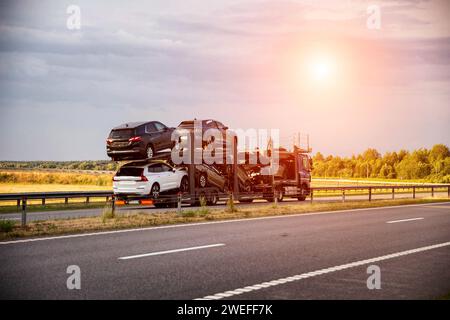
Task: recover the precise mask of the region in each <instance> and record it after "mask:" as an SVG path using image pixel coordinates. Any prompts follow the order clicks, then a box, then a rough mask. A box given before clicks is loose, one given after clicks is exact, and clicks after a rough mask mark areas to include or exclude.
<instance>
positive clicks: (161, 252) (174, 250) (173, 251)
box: [118, 243, 225, 260]
mask: <svg viewBox="0 0 450 320" xmlns="http://www.w3.org/2000/svg"><path fill="white" fill-rule="evenodd" d="M224 245H225V244H224V243H216V244H208V245H204V246H198V247H190V248H181V249H173V250H166V251H157V252H150V253H144V254H137V255H134V256H127V257H120V258H118V259H119V260H129V259H136V258H144V257H150V256H157V255H161V254H168V253H175V252H183V251H191V250H199V249H206V248H214V247H222V246H224Z"/></svg>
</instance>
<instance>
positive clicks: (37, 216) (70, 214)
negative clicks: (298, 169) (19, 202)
mask: <svg viewBox="0 0 450 320" xmlns="http://www.w3.org/2000/svg"><path fill="white" fill-rule="evenodd" d="M430 196H431V193H416V198H423V197H430ZM435 196H436V197H440V196H443V197H446V196H447V192H435ZM411 197H412V195H411V193H397V194H396V195H395V199H408V198H411ZM341 199H342V196H330V197H315V198H314V201H315V202H332V201H341ZM372 199H374V200H377V199H378V200H379V199H392V195H391V194H374V195H372ZM346 200H352V201H354V200H361V201H364V200H368V195H346ZM292 201H295V202H296V203H298V204H302V202H299V201H297V200H296V199H292V198H285V200H284V201H283V202H281V203H280V205H283V204H285V203H289V202H290V203H292ZM303 203H309V198H308V199H307V200H306V201H305V202H303ZM266 204H267V201H265V200H256V201H255V202H253V203H251V204H248V203H247V204H244V203H241V204H239V203H238V204H237V205H238V206H260V205H266ZM223 205H224V202H223V201H222V202H220V203H219V204H218V205H217V206H210V207H211V208H223ZM183 209H186V210H189V209H192V207H191V206H189V205H186V206H185V205H183ZM102 210H103V209H101V208H100V209H77V210H56V211H43V212H28V213H27V221H39V220H51V219H68V218H80V217H93V216H100V215H101V214H102ZM167 210H168V209H167V208H166V209H158V208H155V207H154V206H131V205H130V206H125V207H118V210H117V213H119V214H120V213H129V212H135V211H139V212H148V213H157V212H165V211H167ZM172 210H173V209H172ZM21 219H22V218H21V213H6V214H0V220H15V221H20V220H21Z"/></svg>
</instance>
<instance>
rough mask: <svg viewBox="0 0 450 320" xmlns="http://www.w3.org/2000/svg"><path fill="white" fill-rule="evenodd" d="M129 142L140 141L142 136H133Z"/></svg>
mask: <svg viewBox="0 0 450 320" xmlns="http://www.w3.org/2000/svg"><path fill="white" fill-rule="evenodd" d="M128 141H129V142H138V141H142V138H141V137H132V138H130V139H128Z"/></svg>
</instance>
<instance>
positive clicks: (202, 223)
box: [0, 202, 450, 245]
mask: <svg viewBox="0 0 450 320" xmlns="http://www.w3.org/2000/svg"><path fill="white" fill-rule="evenodd" d="M436 203H437V202H433V203H425V204H407V205H402V206H388V207H376V208H359V209H347V210H336V211H322V212H311V213H295V214H286V215H281V216H269V217H258V218H244V219H231V220H223V221H208V222H195V223H186V224H172V225H166V226H159V227H146V228H134V229H123V230H112V231H99V232H90V233H79V234H69V235H65V236H56V237H43V238H31V239H22V240H11V241H2V242H0V245H2V244H3V245H5V244H16V243H26V242H35V241H46V240H59V239H69V238H81V237H91V236H101V235H108V234H116V233H127V232H137V231H148V230H157V229H171V228H183V227H196V226H204V225H210V224H222V223H232V222H251V221H257V220H268V219H283V218H297V217H309V216H316V215H322V214H330V213H352V212H359V211H372V210H382V209H402V208H406V207H425V206H431V205H434V204H436ZM439 203H443V204H450V202H439Z"/></svg>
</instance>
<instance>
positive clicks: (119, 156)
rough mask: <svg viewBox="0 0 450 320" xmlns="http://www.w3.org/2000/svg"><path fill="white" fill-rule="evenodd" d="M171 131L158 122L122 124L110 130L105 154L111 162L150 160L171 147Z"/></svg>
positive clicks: (171, 129)
mask: <svg viewBox="0 0 450 320" xmlns="http://www.w3.org/2000/svg"><path fill="white" fill-rule="evenodd" d="M173 130H174V128H169V127H167V126H166V125H164V124H162V123H161V122H158V121H149V122H129V123H124V124H122V125H120V126H117V127H115V128H113V129H112V130H111V132H110V134H109V137H108V139H107V140H106V152H107V154H108V156H109V157H111V158H112V160H113V161H117V160H125V159H150V158H153V157H154V155H155V154H156V153H157V152H158V151H161V150H164V149H168V148H172V147H173V143H172V141H171V136H172V132H173Z"/></svg>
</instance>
